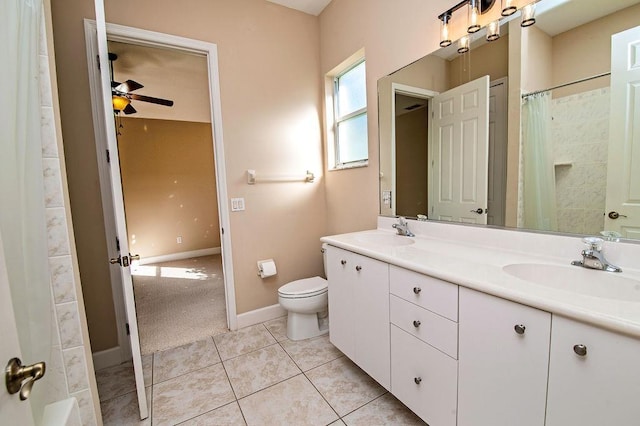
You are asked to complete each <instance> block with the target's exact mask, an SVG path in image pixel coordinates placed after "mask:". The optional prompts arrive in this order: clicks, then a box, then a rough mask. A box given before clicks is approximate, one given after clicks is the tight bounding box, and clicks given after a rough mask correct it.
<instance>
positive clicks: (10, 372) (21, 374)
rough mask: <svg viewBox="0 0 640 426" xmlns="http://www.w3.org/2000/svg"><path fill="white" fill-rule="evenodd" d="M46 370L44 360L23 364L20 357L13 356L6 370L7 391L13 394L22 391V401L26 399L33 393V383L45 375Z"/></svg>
mask: <svg viewBox="0 0 640 426" xmlns="http://www.w3.org/2000/svg"><path fill="white" fill-rule="evenodd" d="M45 371H46V364H45V363H44V362H37V363H35V364H32V365H22V361H20V358H11V359H10V360H9V362H8V363H7V367H6V368H5V370H4V378H5V379H4V381H5V385H6V386H7V391H9V393H10V394H11V395H13V394H15V393H18V392H20V401H25V400H26V399H27V398H29V396H30V395H31V388H33V384H34V383H35V381H36V380H40V379H41V378H42V376H44V373H45ZM25 380H26V381H25Z"/></svg>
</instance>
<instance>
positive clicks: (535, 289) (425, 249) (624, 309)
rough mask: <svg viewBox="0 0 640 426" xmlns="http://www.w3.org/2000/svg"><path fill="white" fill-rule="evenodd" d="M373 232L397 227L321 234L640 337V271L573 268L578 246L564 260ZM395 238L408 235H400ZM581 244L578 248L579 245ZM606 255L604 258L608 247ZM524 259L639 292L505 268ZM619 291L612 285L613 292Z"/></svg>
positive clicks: (415, 267) (352, 247)
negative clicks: (533, 277)
mask: <svg viewBox="0 0 640 426" xmlns="http://www.w3.org/2000/svg"><path fill="white" fill-rule="evenodd" d="M456 228H458V230H457V232H459V229H460V228H464V227H460V226H458V227H456ZM412 229H413V228H412ZM467 229H470V228H467ZM414 232H415V231H414ZM371 234H375V235H382V236H390V237H393V236H394V234H395V231H391V230H386V229H377V230H371V231H362V232H354V233H348V234H340V235H333V236H327V237H323V238H321V241H322V242H325V243H328V244H330V245H332V246H335V247H339V248H343V249H345V250H349V251H353V252H356V253H360V254H362V255H364V256H367V257H371V258H374V259H378V260H381V261H383V262H387V263H389V264H392V265H396V266H399V267H402V268H406V269H410V270H412V271H416V272H420V273H423V274H426V275H430V276H433V277H436V278H440V279H443V280H446V281H449V282H452V283H455V284H459V285H461V286H464V287H468V288H471V289H474V290H478V291H481V292H484V293H488V294H492V295H494V296H498V297H501V298H504V299H508V300H511V301H514V302H518V303H522V304H524V305H528V306H532V307H535V308H538V309H542V310H545V311H547V312H551V313H554V314H559V315H562V316H565V317H568V318H573V319H576V320H579V321H583V322H586V323H589V324H593V325H597V326H600V327H603V328H606V329H609V330H613V331H617V332H621V333H624V334H628V335H631V336H635V337H640V271H639V270H637V269H633V268H629V267H623V272H621V273H613V272H604V271H597V270H587V269H586V268H580V267H578V266H571V261H572V260H577V259H579V258H580V255H579V254H580V251H579V249H576V250H570V251H571V252H573V253H575V255H574V256H572V257H571V258H566V259H565V258H564V257H562V258H560V257H557V256H556V257H553V256H550V255H541V254H540V252H539V251H538V253H537V254H528V253H523V252H522V251H518V250H514V249H512V248H508V249H507V248H503V249H501V248H496V247H495V244H493V247H491V245H490V244H487V245H486V246H485V245H482V244H478V241H477V240H474V241H473V243H466V242H462V241H459V240H456V239H448V238H442V237H433V236H429V235H424V234H419V235H418V236H416V237H411V239H412V240H413V241H414V242H413V243H412V244H410V245H402V246H393V247H390V246H388V245H386V246H385V245H382V244H375V243H371V242H366V241H364V240H363V238H362V236H363V235H371ZM383 238H386V237H383ZM397 238H410V237H401V236H397ZM519 238H522V237H519ZM525 238H526V237H525ZM532 238H537V239H538V240H539V239H540V238H541V237H540V236H534V237H532ZM552 239H553V238H550V239H549V242H550V243H553V241H552ZM578 243H579V240H578ZM505 247H509V245H508V244H507V245H505ZM577 247H580V244H578V246H577ZM633 250H636V249H635V248H634V249H633ZM604 253H605V256H606V250H605V252H604ZM521 263H527V264H547V265H558V266H566V267H567V268H579V269H578V272H580V277H581V278H580V279H581V280H582V279H585V277H586V279H593V280H598V279H600V280H601V279H602V277H603V275H602V274H615V275H616V276H619V277H624V278H628V279H633V280H637V282H638V284H637V285H632V286H630V287H629V290H628V291H627V293H629V291H631V292H632V294H634V295H635V292H636V291H637V292H638V295H637V298H636V300H638V301H637V302H628V301H623V300H616V299H609V298H605V297H595V296H588V295H584V294H581V293H579V292H576V291H568V290H560V289H557V288H553V287H548V286H543V285H539V284H534V283H531V282H529V281H525V280H523V279H519V278H516V277H514V276H513V275H510V274H508V273H506V272H505V271H504V270H503V267H504V266H506V265H511V264H521ZM612 263H615V262H612ZM541 269H542V268H541ZM583 271H586V272H587V273H588V274H587V273H583ZM578 285H579V283H578ZM578 285H576V286H578ZM612 287H613V285H612ZM615 291H616V290H615V289H614V288H612V292H615Z"/></svg>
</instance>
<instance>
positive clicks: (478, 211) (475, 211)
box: [469, 207, 484, 214]
mask: <svg viewBox="0 0 640 426" xmlns="http://www.w3.org/2000/svg"><path fill="white" fill-rule="evenodd" d="M469 211H470V212H471V213H478V214H482V213H484V210H483V209H482V208H481V207H478V208H477V209H475V210H469Z"/></svg>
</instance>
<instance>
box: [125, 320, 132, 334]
mask: <svg viewBox="0 0 640 426" xmlns="http://www.w3.org/2000/svg"><path fill="white" fill-rule="evenodd" d="M124 328H125V329H126V330H127V336H129V335H130V334H131V331H129V323H126V324H125V325H124Z"/></svg>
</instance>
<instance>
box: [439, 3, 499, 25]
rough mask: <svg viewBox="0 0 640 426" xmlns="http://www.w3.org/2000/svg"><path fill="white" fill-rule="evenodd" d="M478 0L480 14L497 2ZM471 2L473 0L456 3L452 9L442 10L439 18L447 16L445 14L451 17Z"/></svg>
mask: <svg viewBox="0 0 640 426" xmlns="http://www.w3.org/2000/svg"><path fill="white" fill-rule="evenodd" d="M477 1H478V6H479V8H480V14H483V13H485V12H486V11H487V10H489V9H490V8H491V7H492V6H493V4H494V3H495V2H496V0H477ZM469 3H471V0H462V1H461V2H460V3H458V4H456V5H455V6H453V7H451V8H450V9H448V10H446V11H444V12H442V13H441V14H440V15H439V16H438V19H439V20H441V21H442V20H443V19H444V18H445V16H447V15H448V16H449V18H450V17H451V15H452V14H453V12H455V11H456V10H458V9H460V8H463V7H465V6H466V5H468V4H469Z"/></svg>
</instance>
